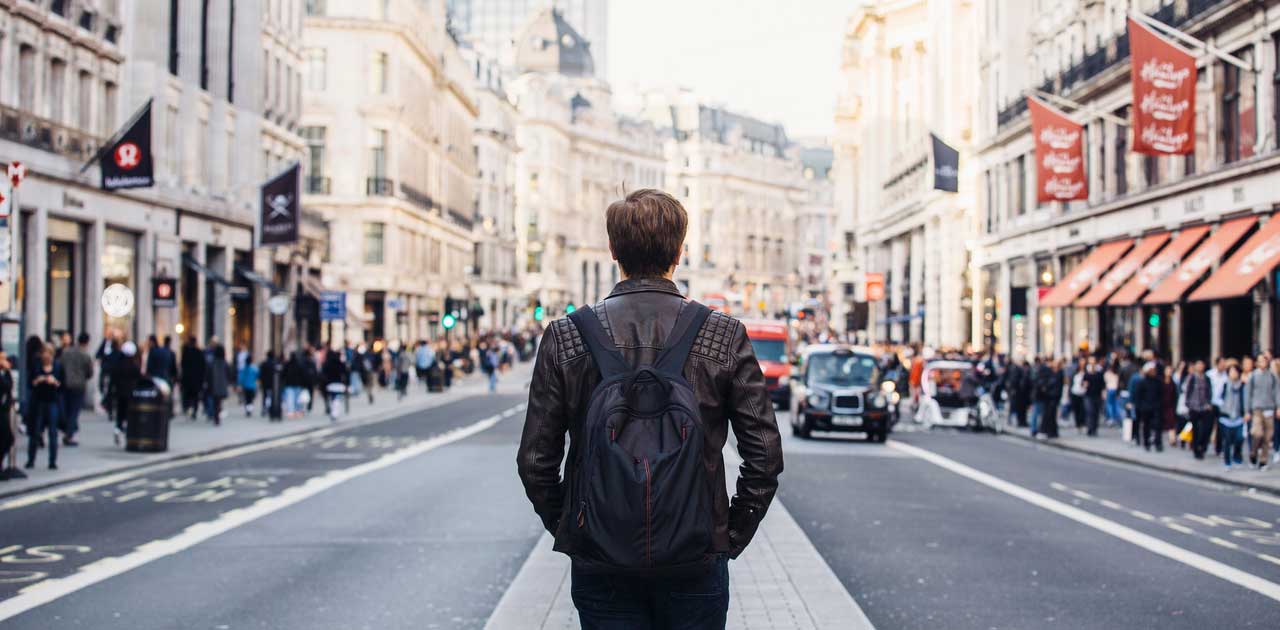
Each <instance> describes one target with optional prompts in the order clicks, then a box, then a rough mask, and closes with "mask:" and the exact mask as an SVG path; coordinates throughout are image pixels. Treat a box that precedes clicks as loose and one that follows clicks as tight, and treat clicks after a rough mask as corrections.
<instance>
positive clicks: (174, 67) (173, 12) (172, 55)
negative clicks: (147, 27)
mask: <svg viewBox="0 0 1280 630" xmlns="http://www.w3.org/2000/svg"><path fill="white" fill-rule="evenodd" d="M178 2H179V0H169V74H172V75H173V76H175V77H176V76H178Z"/></svg>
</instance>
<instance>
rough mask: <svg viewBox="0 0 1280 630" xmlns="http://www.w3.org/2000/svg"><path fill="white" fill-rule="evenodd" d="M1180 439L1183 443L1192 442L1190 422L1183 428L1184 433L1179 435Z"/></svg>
mask: <svg viewBox="0 0 1280 630" xmlns="http://www.w3.org/2000/svg"><path fill="white" fill-rule="evenodd" d="M1178 439H1179V440H1182V441H1183V442H1190V441H1191V423H1190V422H1188V423H1186V424H1185V425H1183V426H1182V432H1181V433H1179V434H1178Z"/></svg>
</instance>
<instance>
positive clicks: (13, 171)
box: [8, 162, 27, 188]
mask: <svg viewBox="0 0 1280 630" xmlns="http://www.w3.org/2000/svg"><path fill="white" fill-rule="evenodd" d="M8 174H9V182H10V183H12V184H13V187H14V188H17V187H18V186H21V185H22V180H24V179H26V178H27V165H26V164H23V163H22V162H10V163H9V168H8Z"/></svg>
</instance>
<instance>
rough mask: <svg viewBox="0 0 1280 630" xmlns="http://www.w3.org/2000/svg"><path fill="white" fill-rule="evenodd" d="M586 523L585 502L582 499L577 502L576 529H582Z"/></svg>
mask: <svg viewBox="0 0 1280 630" xmlns="http://www.w3.org/2000/svg"><path fill="white" fill-rule="evenodd" d="M586 524H587V502H586V501H582V502H580V503H579V504H578V529H582V528H583V527H584V526H586Z"/></svg>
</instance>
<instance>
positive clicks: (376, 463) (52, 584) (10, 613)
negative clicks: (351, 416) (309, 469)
mask: <svg viewBox="0 0 1280 630" xmlns="http://www.w3.org/2000/svg"><path fill="white" fill-rule="evenodd" d="M501 421H502V416H501V415H500V414H494V415H492V416H490V417H488V418H485V419H484V420H481V421H479V422H476V423H474V424H470V425H467V426H465V427H459V428H457V429H453V430H451V431H446V432H444V433H441V434H440V435H437V436H435V437H432V438H429V439H426V440H423V441H421V442H418V443H416V444H414V445H412V446H407V447H405V448H402V449H400V450H398V451H394V452H391V453H389V454H387V455H384V456H382V457H380V458H378V459H375V460H373V461H370V462H366V463H363V464H358V465H356V466H352V467H350V468H344V469H341V470H335V471H332V472H329V473H327V474H324V475H321V476H319V477H312V478H311V479H308V480H306V481H304V482H303V483H302V484H300V485H297V486H293V487H290V488H286V489H285V490H284V491H282V492H281V493H280V494H277V495H275V496H270V497H266V498H264V499H260V500H259V501H257V502H255V503H254V504H252V505H249V506H247V507H243V508H239V509H235V510H231V511H229V512H224V513H223V514H221V515H220V516H218V517H217V518H216V519H214V520H211V521H205V522H202V523H196V524H195V525H191V526H190V527H188V528H186V529H185V530H184V531H183V532H182V533H180V534H178V535H176V536H173V537H172V538H168V539H165V540H156V541H152V542H149V543H146V544H143V545H139V546H138V547H137V548H136V549H134V550H133V551H132V552H130V553H127V554H125V555H123V556H118V557H114V558H103V559H101V560H98V561H96V562H93V563H91V564H88V565H85V566H83V567H81V568H80V570H79V571H78V572H76V573H73V574H71V575H69V576H66V577H63V578H57V579H52V580H44V581H42V582H38V583H36V584H32V585H31V586H28V587H27V588H24V589H23V590H22V591H20V592H19V594H18V595H17V596H15V597H13V598H10V599H8V600H5V601H3V602H0V621H4V620H5V619H9V618H10V617H14V616H17V615H20V614H22V613H24V612H26V611H28V610H31V609H33V608H36V607H37V606H41V605H44V604H47V603H49V602H52V601H54V600H56V599H58V598H60V597H64V596H66V595H69V594H71V593H74V592H76V591H78V590H80V589H83V588H86V587H88V586H92V585H94V584H97V583H98V582H101V581H103V580H106V579H109V578H112V577H115V576H117V575H120V574H122V573H124V572H126V571H130V570H132V569H136V568H138V567H140V566H143V565H145V564H147V563H150V562H154V561H156V560H159V559H161V558H164V557H165V556H170V555H173V554H176V553H178V552H180V551H183V550H186V549H190V548H191V547H194V546H195V545H198V544H200V543H202V542H204V541H206V540H209V539H210V538H213V537H214V536H217V535H219V534H224V533H226V532H228V531H231V530H233V529H235V528H237V527H240V526H242V525H245V524H247V523H251V522H253V521H255V520H257V519H260V518H262V517H264V516H267V515H269V514H272V513H274V512H278V511H280V510H282V509H284V508H287V507H289V506H291V505H294V504H295V503H298V502H300V501H302V500H304V499H308V498H310V497H313V496H315V495H317V494H320V493H321V492H324V491H325V490H328V489H330V488H332V487H334V486H336V485H338V484H340V483H343V482H346V481H350V480H352V479H355V478H357V477H361V476H364V475H367V474H369V473H372V472H376V471H379V470H382V469H384V468H387V467H390V466H394V465H395V464H398V463H400V462H403V461H405V460H407V459H410V458H413V457H417V456H418V455H422V454H423V453H426V452H428V451H432V450H435V449H437V448H440V447H441V446H445V445H447V444H452V443H453V442H457V441H458V440H461V439H464V438H467V437H470V436H472V435H475V434H477V433H480V432H481V431H485V430H488V429H491V428H493V427H494V425H496V424H498V423H499V422H501ZM308 437H313V436H308Z"/></svg>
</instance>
